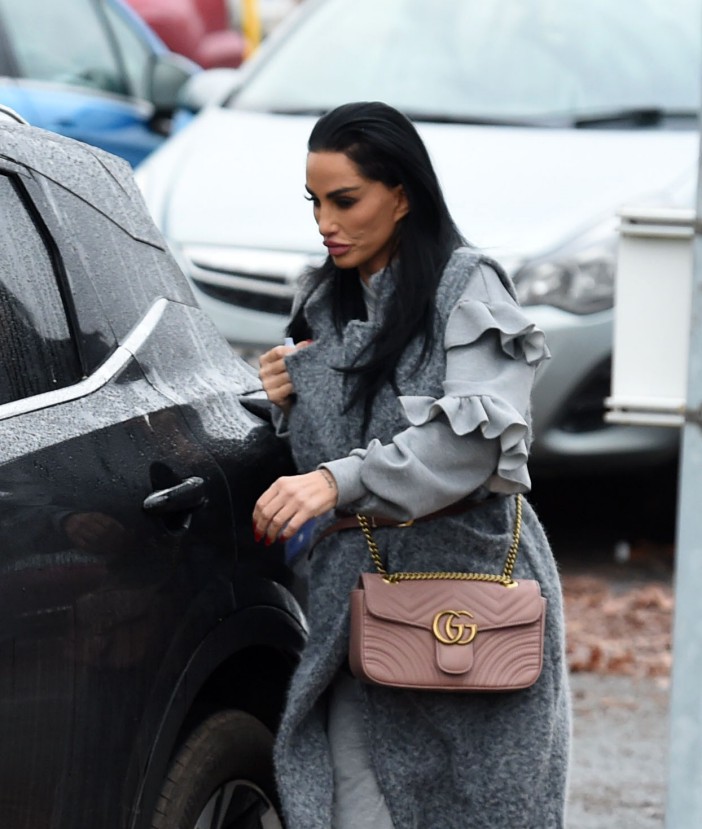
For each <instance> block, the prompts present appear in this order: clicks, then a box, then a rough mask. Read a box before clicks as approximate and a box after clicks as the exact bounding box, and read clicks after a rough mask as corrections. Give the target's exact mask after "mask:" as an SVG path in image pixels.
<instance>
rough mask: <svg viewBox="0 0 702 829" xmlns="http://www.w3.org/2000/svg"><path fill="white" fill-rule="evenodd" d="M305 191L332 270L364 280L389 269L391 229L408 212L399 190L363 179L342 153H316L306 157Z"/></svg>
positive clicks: (403, 195) (404, 199)
mask: <svg viewBox="0 0 702 829" xmlns="http://www.w3.org/2000/svg"><path fill="white" fill-rule="evenodd" d="M307 191H308V193H309V194H310V200H311V201H312V204H313V205H314V218H315V221H316V222H317V226H318V227H319V232H320V233H321V234H322V237H323V238H324V244H325V246H326V247H327V250H328V251H329V255H330V256H331V257H332V259H333V260H334V264H335V265H336V266H337V267H339V268H344V269H346V268H358V272H359V274H360V276H361V279H363V280H364V281H366V280H367V279H368V277H370V276H372V275H373V274H374V273H375V272H376V271H379V270H381V269H382V268H384V267H385V266H386V265H387V264H388V262H389V261H390V257H391V255H392V252H393V248H394V243H395V229H396V228H397V225H398V223H399V221H400V220H401V219H402V217H403V216H405V215H407V212H408V210H409V206H408V204H407V197H406V195H405V192H404V190H403V188H402V186H401V185H398V186H397V187H388V186H387V185H385V184H383V183H382V182H380V181H371V179H368V178H365V177H364V176H363V175H361V173H360V171H359V169H358V167H357V166H356V164H355V163H354V162H353V161H351V159H350V158H349V157H348V156H347V155H345V154H344V153H335V152H315V153H309V154H308V156H307Z"/></svg>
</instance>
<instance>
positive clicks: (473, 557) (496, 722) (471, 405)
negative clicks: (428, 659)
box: [275, 249, 570, 829]
mask: <svg viewBox="0 0 702 829" xmlns="http://www.w3.org/2000/svg"><path fill="white" fill-rule="evenodd" d="M378 285H379V294H378V307H379V309H380V313H381V314H382V311H383V307H384V303H385V300H386V299H387V296H388V294H389V292H390V291H392V290H394V287H393V279H392V278H391V277H390V275H388V274H383V275H382V276H381V277H380V279H379V281H378ZM436 308H437V311H436V314H435V323H434V324H435V338H434V339H435V344H434V347H433V349H432V350H431V353H430V354H429V355H428V358H427V359H426V361H425V362H423V363H422V364H421V369H419V370H418V369H417V358H418V355H419V344H417V343H412V344H410V346H409V347H408V349H407V350H406V353H405V355H404V357H403V358H402V359H401V361H400V364H399V366H398V371H397V383H398V386H399V389H400V391H401V397H399V398H398V396H397V394H396V393H394V392H393V391H392V390H391V389H390V388H386V389H383V390H381V392H380V393H379V395H378V397H377V398H376V402H375V404H374V408H373V412H372V415H371V422H370V426H369V429H368V431H367V432H366V433H365V436H364V433H363V430H362V417H361V413H360V412H359V411H355V410H353V411H350V412H347V413H345V414H344V413H342V410H343V408H344V402H345V392H346V386H345V383H346V381H345V379H344V377H343V375H342V374H341V373H339V372H338V371H335V370H334V368H333V367H334V366H339V365H348V364H349V363H350V362H351V361H352V358H353V356H354V355H356V354H358V353H359V351H360V349H362V348H363V346H364V345H365V344H366V343H367V342H368V339H369V337H371V336H372V334H373V332H374V331H375V326H376V325H377V324H378V320H375V321H371V322H367V321H352V322H351V323H349V324H348V325H347V326H346V328H345V330H344V332H343V335H341V336H340V335H339V334H338V333H337V332H336V330H335V328H334V325H333V322H332V318H331V314H330V306H329V297H328V290H327V286H325V285H321V286H319V287H318V288H317V289H316V290H315V292H314V293H313V295H312V296H311V297H310V298H309V300H308V301H307V303H306V305H305V313H306V316H307V320H308V322H309V324H310V327H311V329H312V332H313V340H314V341H313V344H312V345H310V346H308V347H307V348H304V349H300V350H298V351H297V352H296V353H295V354H293V355H291V356H290V357H288V358H287V367H288V372H289V374H290V377H291V380H292V382H293V385H294V388H295V391H296V396H297V397H296V402H295V404H294V405H293V407H292V410H291V412H290V416H289V434H290V441H291V447H292V451H293V454H294V457H295V461H296V464H297V467H298V469H299V471H300V472H307V471H310V470H312V469H315V468H317V467H318V466H319V465H321V464H325V465H327V463H328V464H329V468H330V469H332V470H334V463H335V462H337V461H338V466H337V471H338V473H339V477H340V479H344V481H345V482H344V485H343V487H342V490H341V492H340V508H342V509H345V510H347V511H349V512H356V511H365V512H368V513H370V514H377V515H385V516H388V517H393V518H398V519H400V520H404V519H406V518H409V517H416V516H417V515H421V514H422V512H423V513H424V514H426V513H429V512H433V511H435V510H436V509H439V508H440V507H441V506H443V505H446V503H448V501H449V500H457V499H458V498H459V497H461V493H457V492H456V491H455V489H452V491H451V492H450V493H449V494H447V495H444V500H445V503H442V502H441V498H440V497H439V498H438V500H437V496H436V495H430V494H429V487H428V485H427V483H426V481H424V482H423V485H424V486H427V497H426V508H424V509H422V505H421V503H420V501H421V499H419V500H418V499H417V497H416V495H412V493H413V492H416V490H417V488H418V487H417V483H416V480H415V478H419V479H421V478H422V473H421V472H418V471H416V470H415V467H414V466H413V464H412V462H411V460H410V462H408V463H407V464H406V468H403V465H402V464H400V468H401V472H404V473H406V475H407V476H408V477H407V491H408V492H409V493H410V495H408V496H407V497H406V498H405V497H403V494H402V492H399V491H398V489H399V487H398V479H397V470H396V469H394V468H393V471H391V474H389V475H388V476H387V481H385V479H384V477H383V474H382V470H383V461H382V458H381V460H378V459H377V457H374V455H375V456H377V454H378V452H381V454H382V451H381V449H380V448H379V447H383V446H392V444H393V439H395V438H396V437H397V436H398V435H400V434H405V433H406V430H408V429H410V431H412V435H410V437H412V440H415V441H416V439H417V437H416V435H415V434H414V432H416V431H417V430H420V432H419V437H420V438H421V437H422V435H424V434H425V433H424V432H421V430H422V429H424V430H425V431H426V435H427V440H429V441H430V442H431V441H434V442H437V440H438V438H440V436H441V434H442V432H441V431H440V430H439V431H436V430H426V427H427V425H429V424H432V423H433V424H435V425H437V428H438V426H439V425H440V426H441V429H443V430H444V432H445V433H446V434H447V435H448V434H449V432H450V433H451V435H452V436H453V437H456V436H458V437H461V436H464V437H465V439H466V440H472V441H474V442H476V446H477V445H478V443H479V442H483V443H484V444H486V445H488V446H489V447H492V448H491V450H490V452H487V453H485V452H484V453H483V454H482V456H480V453H477V454H476V457H477V456H480V457H482V458H483V461H482V464H483V466H482V467H481V468H480V474H479V476H478V479H476V476H475V474H474V473H473V472H472V470H471V469H469V468H468V466H466V471H465V482H466V483H465V487H466V491H465V492H464V493H462V494H463V495H467V494H470V493H475V495H476V497H480V496H482V495H485V494H487V493H488V492H493V493H498V494H499V497H493V498H490V499H487V500H486V501H485V503H484V504H483V505H481V506H480V507H478V508H474V509H472V510H470V511H468V512H465V513H462V514H459V515H453V516H450V517H440V518H436V519H432V520H430V521H424V522H418V523H416V524H414V525H413V526H412V527H410V528H406V529H405V528H392V527H386V528H382V529H378V530H376V531H375V533H374V534H375V537H376V540H377V542H378V544H379V546H380V549H381V550H382V551H383V553H384V555H385V556H386V559H387V564H388V566H389V568H390V569H391V570H393V569H396V570H471V571H483V572H501V569H502V565H503V562H504V558H505V555H506V553H507V550H508V548H509V546H510V542H511V534H512V528H513V523H514V515H515V498H514V496H513V494H512V493H514V492H522V491H526V490H527V489H528V487H529V481H528V475H527V473H526V466H525V461H526V456H527V447H528V442H529V412H528V393H527V395H526V396H525V395H524V394H523V393H522V392H521V391H519V390H515V391H514V393H512V391H511V389H512V388H513V387H516V386H518V385H519V383H517V382H516V381H514V382H512V381H510V382H507V383H504V384H503V387H502V388H499V386H498V387H495V386H494V384H492V385H491V383H492V375H493V373H494V374H495V376H498V375H500V376H502V375H501V373H500V371H499V367H500V366H502V365H504V366H506V368H507V369H508V373H507V377H510V376H511V375H510V374H509V372H510V371H511V370H512V368H514V369H515V370H518V371H522V372H523V373H524V377H526V380H524V379H522V381H521V382H522V384H523V383H525V382H526V384H527V386H528V387H530V384H531V379H532V376H533V369H534V368H535V366H536V365H537V364H538V362H539V361H540V360H541V359H542V358H543V357H545V356H546V354H547V352H546V349H545V346H544V344H543V335H541V333H540V332H538V331H537V330H535V329H534V327H533V325H530V324H529V322H528V320H527V319H526V318H525V317H524V316H523V315H522V312H521V310H520V309H519V307H518V305H517V303H516V300H515V298H514V294H513V289H512V287H511V284H510V283H509V281H508V279H507V277H506V276H505V275H504V274H503V273H502V272H501V271H500V269H499V267H497V266H494V265H493V264H491V263H489V262H487V260H485V259H483V258H482V257H481V256H479V255H478V254H476V253H475V252H472V251H470V250H469V249H460V250H458V251H457V252H455V253H454V255H453V256H452V258H451V259H450V261H449V263H448V265H447V266H446V268H445V271H444V273H443V275H442V279H441V283H440V285H439V289H438V293H437V302H436ZM457 331H458V332H461V333H460V334H458V335H456V332H457ZM452 332H453V333H452ZM452 349H453V350H454V351H455V349H460V356H461V360H462V361H463V364H464V366H465V369H464V370H463V375H464V376H463V378H462V379H460V380H459V381H458V382H457V381H456V378H455V377H454V379H453V380H452V381H451V382H450V383H449V382H447V381H446V375H447V355H448V356H449V358H450V355H451V354H452ZM473 351H474V353H475V355H476V359H475V361H474V362H475V368H474V369H472V368H471V365H472V364H473V363H472V362H471V354H472V353H473ZM456 353H459V352H456ZM486 354H487V355H489V359H486V357H485V355H486ZM454 356H455V355H454ZM491 361H492V365H493V368H494V372H493V371H491V370H490V369H489V366H490V364H491ZM453 371H454V373H455V367H454V369H453ZM514 376H515V377H516V376H517V375H514ZM527 392H528V389H527ZM437 436H438V437H437ZM371 439H372V441H371V442H372V443H373V446H374V447H375V449H373V447H370V449H368V444H369V440H371ZM363 447H366V450H363ZM434 448H435V451H436V452H438V453H440V451H441V447H440V446H439V444H438V443H436V446H435V447H434ZM361 450H363V451H361ZM491 452H492V454H491ZM485 457H487V458H490V459H491V460H490V464H489V468H484V459H485ZM390 466H391V467H392V464H390ZM366 467H367V468H366ZM349 474H351V475H352V476H353V475H355V476H356V479H357V480H356V483H354V484H351V485H349V483H348V480H347V478H348V477H349ZM401 477H402V476H401V475H400V480H401ZM419 488H420V489H421V487H419ZM437 488H438V489H439V490H441V487H437ZM349 498H353V499H354V500H353V501H349V500H348V499H349ZM372 569H373V565H372V562H371V560H370V557H369V554H368V549H367V547H366V544H365V541H364V538H363V535H362V534H361V533H360V532H357V531H355V530H349V531H344V532H340V533H336V534H334V535H331V536H329V537H327V538H325V539H323V540H322V541H321V542H320V543H319V544H318V545H317V547H316V548H315V550H314V553H313V556H312V558H311V561H310V563H309V610H308V619H309V626H310V635H309V641H308V644H307V646H306V649H305V651H304V653H303V657H302V660H301V663H300V665H299V667H298V669H297V671H296V673H295V675H294V677H293V679H292V683H291V686H290V689H289V694H288V700H287V705H286V709H285V712H284V715H283V719H282V723H281V726H280V729H279V733H278V736H277V741H276V748H275V763H276V774H277V780H278V787H279V793H280V797H281V802H282V806H283V813H284V817H285V820H286V826H287V829H329V827H330V826H331V813H332V798H333V774H332V765H331V760H330V755H329V745H328V741H327V735H326V727H325V694H326V691H327V689H328V687H329V685H330V683H331V682H332V680H333V678H334V676H335V674H336V672H337V671H338V670H340V668H341V669H343V667H342V666H343V665H344V664H345V660H346V655H347V649H348V629H349V620H348V601H349V599H348V597H349V592H350V590H351V589H352V588H353V587H354V586H355V584H356V582H357V579H358V574H359V572H361V571H364V570H367V571H370V570H372ZM515 576H516V577H517V578H519V577H522V578H535V579H538V581H539V582H540V584H541V589H542V592H543V594H544V596H545V597H546V599H547V602H548V604H547V620H546V642H545V653H544V667H543V671H542V674H541V676H540V678H539V679H538V681H537V682H536V684H535V685H534V686H532V687H531V688H529V689H526V690H521V691H517V692H512V693H504V694H499V693H496V694H489V693H480V694H471V693H466V694H460V693H445V694H442V693H435V692H424V691H419V692H413V691H407V690H401V689H393V688H386V687H379V686H371V685H363V686H362V690H363V695H362V696H363V713H364V719H365V722H366V727H367V730H368V735H369V739H370V760H371V765H372V768H373V770H374V772H375V775H376V778H377V780H378V784H379V786H380V789H381V791H382V793H383V795H384V797H385V800H386V803H387V806H388V809H389V811H390V814H391V816H392V819H393V824H394V826H395V827H396V829H468V827H470V829H562V827H563V825H564V815H563V812H564V802H565V793H566V782H567V768H568V756H569V736H570V707H569V695H568V685H567V675H566V669H565V659H564V641H563V640H564V633H563V613H562V604H561V591H560V582H559V578H558V573H557V570H556V566H555V564H554V560H553V556H552V554H551V550H550V548H549V544H548V542H547V539H546V537H545V535H544V532H543V529H542V527H541V525H540V523H539V521H538V519H537V517H536V515H535V514H534V512H533V510H532V509H531V507H530V505H529V504H528V502H526V501H525V503H524V515H523V528H522V537H521V544H520V549H519V556H518V560H517V565H516V568H515Z"/></svg>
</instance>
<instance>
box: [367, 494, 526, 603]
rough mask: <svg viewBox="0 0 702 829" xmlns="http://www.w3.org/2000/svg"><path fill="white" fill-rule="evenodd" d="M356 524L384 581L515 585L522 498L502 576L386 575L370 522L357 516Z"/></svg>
mask: <svg viewBox="0 0 702 829" xmlns="http://www.w3.org/2000/svg"><path fill="white" fill-rule="evenodd" d="M356 518H357V519H358V523H359V524H360V526H361V530H362V531H363V535H364V536H365V537H366V542H367V543H368V549H369V550H370V554H371V558H372V559H373V563H374V564H375V566H376V569H377V570H378V572H379V573H380V575H381V576H382V577H383V578H384V579H385V581H387V582H390V583H393V584H394V583H395V582H398V581H424V580H427V579H450V580H453V581H459V580H460V581H491V582H497V583H498V584H504V585H505V587H510V586H512V585H514V584H515V581H514V579H513V578H512V571H513V570H514V565H515V563H516V561H517V552H518V550H519V538H520V536H521V533H522V496H521V495H517V512H516V515H515V519H514V530H513V531H512V544H511V546H510V548H509V551H508V552H507V558H506V559H505V566H504V567H503V568H502V575H500V576H498V575H493V574H491V573H456V572H447V573H442V572H436V573H403V572H400V573H388V571H387V569H386V568H385V565H384V564H383V559H382V557H381V555H380V550H379V549H378V545H377V544H376V543H375V539H374V538H373V534H372V533H371V528H370V522H369V520H368V517H367V516H366V515H357V516H356Z"/></svg>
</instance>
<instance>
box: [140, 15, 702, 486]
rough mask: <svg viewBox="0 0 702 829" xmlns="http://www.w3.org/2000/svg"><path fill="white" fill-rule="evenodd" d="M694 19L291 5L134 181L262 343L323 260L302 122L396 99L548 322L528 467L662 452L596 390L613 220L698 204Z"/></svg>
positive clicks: (671, 443) (204, 93)
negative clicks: (307, 182) (634, 209)
mask: <svg viewBox="0 0 702 829" xmlns="http://www.w3.org/2000/svg"><path fill="white" fill-rule="evenodd" d="M701 20H702V0H649V1H648V2H645V3H644V2H641V0H618V2H616V3H614V2H612V0H561V1H560V2H558V3H556V2H553V0H530V2H524V0H480V2H477V1H475V2H474V0H461V2H456V1H455V0H454V2H449V0H442V2H430V0H383V2H382V3H378V2H377V0H306V2H305V3H303V4H302V5H301V6H300V8H299V9H298V10H297V11H296V12H294V13H293V14H292V15H291V16H290V17H289V18H288V19H287V20H286V21H285V22H284V23H283V24H282V25H281V26H280V28H278V29H277V30H276V31H275V32H274V33H273V34H272V35H271V36H270V38H268V39H267V40H266V42H265V43H264V44H263V46H262V48H261V49H260V51H259V53H258V54H257V55H256V56H255V57H254V58H253V59H252V60H251V61H250V62H248V63H247V64H246V65H245V67H244V68H243V69H242V70H239V71H238V72H234V73H231V74H222V73H221V72H220V73H217V74H212V75H211V74H209V73H201V74H200V75H198V76H196V77H195V78H193V79H192V81H190V82H189V85H190V89H189V90H188V91H187V93H186V96H185V98H184V100H187V101H189V103H190V105H191V106H192V107H193V108H197V107H198V106H200V105H202V104H206V103H208V104H209V105H207V106H203V108H202V109H201V111H200V112H199V114H198V115H197V116H196V117H194V118H193V119H192V121H191V122H190V123H189V124H188V125H187V126H186V127H185V128H183V129H182V130H181V131H180V132H179V133H178V134H176V135H174V136H173V137H172V138H170V139H169V140H168V141H167V142H166V144H165V145H164V146H163V147H162V148H161V149H160V150H159V151H158V152H156V153H155V154H154V155H152V156H151V158H149V159H147V161H146V162H145V164H143V165H142V166H141V167H140V168H139V170H138V173H137V179H138V181H139V183H140V186H141V188H142V190H143V193H144V196H145V198H146V201H147V204H148V206H149V208H150V209H151V212H152V214H153V216H154V218H155V220H156V223H157V224H158V225H159V227H160V229H161V230H162V232H163V233H164V234H165V236H166V237H167V239H168V240H169V242H170V244H171V246H172V248H173V250H174V252H175V254H176V256H177V257H178V258H179V260H180V261H181V263H182V265H183V267H184V269H185V271H186V273H187V274H188V276H189V278H190V280H191V283H192V285H193V288H194V291H195V293H196V296H197V297H198V300H199V302H200V303H201V305H202V307H203V308H204V309H205V310H207V311H208V312H209V313H210V314H211V316H212V318H213V319H214V321H215V322H216V324H217V325H218V327H219V328H220V330H221V331H222V332H223V333H224V334H225V336H226V337H227V338H228V339H229V340H230V342H232V343H237V344H240V345H241V344H243V345H248V346H250V347H251V346H252V347H265V346H269V345H270V344H272V343H277V342H281V341H282V337H283V329H284V326H285V322H286V317H287V315H288V312H289V310H290V302H291V298H292V295H293V293H294V289H295V283H296V279H297V277H298V275H299V274H300V272H301V271H302V269H303V268H305V267H306V266H307V265H308V264H310V263H312V262H316V261H319V259H320V257H322V256H323V254H324V251H323V248H322V244H321V237H320V236H319V234H318V232H317V229H316V226H315V224H314V221H313V218H312V215H311V210H310V207H309V204H308V203H307V202H305V201H304V195H305V191H304V176H305V170H304V164H305V154H306V140H307V137H308V135H309V133H310V130H311V128H312V125H313V123H314V121H315V120H316V118H317V117H318V116H319V115H320V114H322V113H323V112H325V111H327V110H328V109H330V108H331V107H333V106H335V105H337V104H340V103H343V102H346V101H351V100H371V99H372V100H383V101H386V102H387V103H390V104H392V105H394V106H396V107H398V108H400V109H402V110H403V111H404V112H406V113H407V114H408V115H409V116H410V117H412V118H413V120H414V121H415V122H416V124H417V127H418V128H419V130H420V132H421V134H422V136H423V138H424V139H425V141H426V144H427V146H428V148H429V152H430V154H431V156H432V158H433V160H434V163H435V165H436V169H437V172H438V174H439V177H440V179H441V182H442V184H443V187H444V190H445V194H446V197H447V201H448V204H449V207H450V209H451V211H452V213H453V215H454V217H455V219H456V220H457V222H458V225H459V227H460V228H461V230H462V231H463V233H464V234H465V236H466V237H467V238H468V239H469V241H470V242H471V243H473V244H475V245H477V246H479V247H481V248H482V249H484V250H485V251H486V252H488V253H489V254H491V255H493V256H495V257H496V258H497V259H499V260H500V261H501V262H502V264H503V265H504V266H505V267H506V268H507V270H508V271H509V272H510V273H511V275H512V276H513V278H514V280H515V282H516V284H517V287H518V291H519V294H520V297H521V300H522V302H523V303H524V304H525V305H528V306H531V307H530V309H529V313H530V316H531V317H532V318H533V319H534V320H535V322H536V323H537V324H538V325H539V326H541V327H542V328H543V329H544V330H545V331H546V333H547V336H548V342H549V345H550V347H551V351H552V354H553V358H552V360H551V361H550V362H549V363H548V364H547V365H546V367H545V369H544V370H543V372H542V373H541V374H540V376H539V377H538V380H537V385H536V388H535V393H534V402H533V415H534V427H535V443H534V448H533V455H532V458H533V466H534V468H537V469H538V468H541V469H543V470H544V471H569V470H575V471H584V470H585V469H586V468H593V467H594V468H598V469H602V468H606V467H607V466H611V467H612V468H617V469H620V468H622V467H626V466H630V465H633V464H640V463H648V462H651V461H654V460H661V459H664V458H670V457H671V456H674V454H675V452H676V449H677V441H678V437H677V434H676V433H675V432H674V430H671V431H664V430H660V429H652V428H632V427H617V426H614V425H607V424H605V423H604V421H603V417H602V415H603V398H604V397H606V396H607V394H608V393H609V377H610V361H611V348H612V316H613V315H612V304H613V274H614V268H615V254H616V243H617V233H616V227H617V213H618V211H619V210H620V208H622V207H623V206H626V205H631V204H637V205H641V204H650V205H656V206H689V205H691V204H692V199H693V192H694V182H695V179H696V166H697V152H698V143H699V142H698V120H697V118H698V109H699V99H700V79H699V74H700V73H699V57H700V21H701ZM213 102H214V104H216V105H213ZM662 299H663V298H662Z"/></svg>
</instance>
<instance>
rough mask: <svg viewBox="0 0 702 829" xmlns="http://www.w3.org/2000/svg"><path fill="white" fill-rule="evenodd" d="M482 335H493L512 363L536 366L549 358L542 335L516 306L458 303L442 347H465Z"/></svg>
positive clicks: (470, 302) (450, 319) (502, 303)
mask: <svg viewBox="0 0 702 829" xmlns="http://www.w3.org/2000/svg"><path fill="white" fill-rule="evenodd" d="M486 331H497V333H498V334H499V338H500V345H501V347H502V350H503V351H504V353H505V354H506V355H507V356H508V357H511V358H512V359H513V360H519V359H524V360H525V361H526V362H527V363H528V364H529V365H530V366H536V365H538V364H539V363H540V362H542V361H543V360H546V359H548V358H549V357H550V356H551V355H550V352H549V350H548V346H547V345H546V337H545V335H544V332H543V331H541V329H540V328H537V327H536V325H534V323H533V322H530V321H529V320H528V319H527V318H526V317H525V316H524V313H523V312H522V310H521V308H520V307H519V306H518V305H515V304H513V303H509V302H492V303H489V304H486V303H484V302H478V301H476V300H470V299H466V300H463V301H461V302H459V303H458V305H456V307H455V308H454V309H453V311H452V312H451V315H450V317H449V320H448V323H447V325H446V334H445V337H444V345H445V347H446V348H447V349H448V348H454V347H455V346H461V345H469V344H470V343H474V342H476V340H478V339H480V337H481V336H482V335H483V334H484V333H485V332H486Z"/></svg>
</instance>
